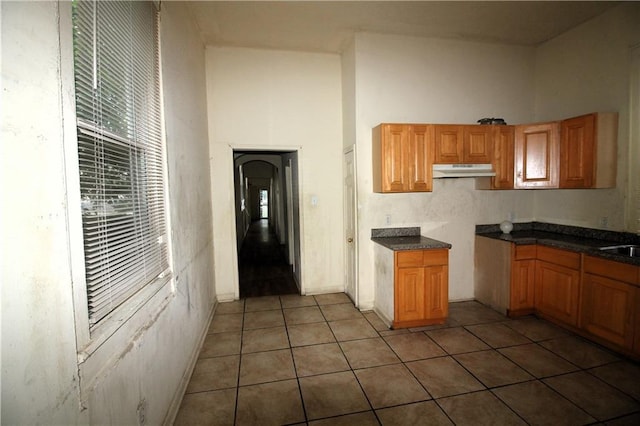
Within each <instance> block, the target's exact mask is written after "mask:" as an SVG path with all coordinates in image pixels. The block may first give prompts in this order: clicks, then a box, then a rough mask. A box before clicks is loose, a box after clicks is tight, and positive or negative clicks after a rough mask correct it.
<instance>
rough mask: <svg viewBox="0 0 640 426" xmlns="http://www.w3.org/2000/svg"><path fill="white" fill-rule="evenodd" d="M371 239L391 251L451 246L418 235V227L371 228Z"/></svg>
mask: <svg viewBox="0 0 640 426" xmlns="http://www.w3.org/2000/svg"><path fill="white" fill-rule="evenodd" d="M371 241H373V242H374V243H378V244H380V245H382V246H383V247H386V248H388V249H391V250H393V251H398V250H429V249H443V248H446V249H450V248H451V244H449V243H445V242H442V241H438V240H434V239H433V238H428V237H424V236H422V235H420V228H418V227H408V228H379V229H372V230H371Z"/></svg>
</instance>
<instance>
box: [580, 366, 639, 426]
mask: <svg viewBox="0 0 640 426" xmlns="http://www.w3.org/2000/svg"><path fill="white" fill-rule="evenodd" d="M589 373H591V374H593V375H594V376H596V377H598V378H600V379H601V380H604V381H605V382H607V383H609V384H610V385H611V386H613V387H615V388H618V389H620V390H621V391H623V392H625V393H626V394H627V395H629V396H631V397H633V398H635V399H636V400H637V401H640V366H639V365H637V364H631V363H630V362H627V361H621V362H615V363H612V364H607V365H603V366H602V367H597V368H594V369H591V370H589ZM638 424H640V423H638Z"/></svg>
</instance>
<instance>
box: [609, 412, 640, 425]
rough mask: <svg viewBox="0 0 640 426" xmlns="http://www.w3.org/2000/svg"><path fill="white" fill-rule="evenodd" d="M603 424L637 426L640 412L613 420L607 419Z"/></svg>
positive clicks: (639, 421)
mask: <svg viewBox="0 0 640 426" xmlns="http://www.w3.org/2000/svg"><path fill="white" fill-rule="evenodd" d="M605 424H606V425H607V426H638V425H640V413H634V414H630V415H628V416H624V417H619V418H617V419H614V420H609V421H608V422H606V423H605Z"/></svg>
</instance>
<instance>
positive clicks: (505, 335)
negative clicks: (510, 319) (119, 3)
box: [465, 323, 531, 348]
mask: <svg viewBox="0 0 640 426" xmlns="http://www.w3.org/2000/svg"><path fill="white" fill-rule="evenodd" d="M465 328H466V329H467V331H470V332H471V333H472V334H474V335H475V336H476V337H478V338H479V339H481V340H482V341H483V342H485V343H486V344H487V345H489V346H491V347H492V348H504V347H506V346H514V345H523V344H526V343H531V340H529V339H527V338H526V337H524V336H523V335H522V334H520V333H518V332H517V331H515V330H514V329H512V328H509V327H507V326H506V325H504V324H503V323H491V324H478V325H468V326H466V327H465Z"/></svg>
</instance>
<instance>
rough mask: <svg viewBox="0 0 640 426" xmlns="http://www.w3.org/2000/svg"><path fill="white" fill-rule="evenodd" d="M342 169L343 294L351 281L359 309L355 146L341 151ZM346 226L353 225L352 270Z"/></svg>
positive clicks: (354, 301) (355, 302) (355, 301)
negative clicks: (349, 182)
mask: <svg viewBox="0 0 640 426" xmlns="http://www.w3.org/2000/svg"><path fill="white" fill-rule="evenodd" d="M348 155H352V156H353V161H352V162H351V164H352V165H353V166H352V168H353V170H352V176H353V182H352V185H353V199H352V200H349V199H348V192H347V190H346V184H345V180H346V177H347V161H346V159H347V156H348ZM342 168H343V177H344V179H343V188H342V191H343V194H344V195H343V202H344V207H343V221H344V222H343V223H344V225H343V232H342V234H343V238H344V240H343V241H344V244H345V246H344V247H345V249H344V270H345V282H344V287H345V288H344V291H345V293H347V295H349V294H348V292H347V284H348V283H349V280H351V281H352V282H353V292H354V294H353V299H354V300H353V303H354V304H355V306H356V307H359V305H360V300H359V299H360V297H359V294H360V292H359V285H358V275H359V274H358V248H359V244H358V179H357V176H358V175H357V169H358V168H357V156H356V145H355V144H354V145H352V146H350V147H347V148H345V149H344V151H343V156H342ZM348 204H351V207H352V208H351V215H349V209H348V208H347V206H348ZM348 224H352V225H353V237H352V238H353V267H352V268H348V265H349V262H350V256H351V254H350V250H351V249H350V247H349V244H350V243H349V242H348V238H349V235H347V230H348ZM350 269H351V275H352V276H351V277H349V276H347V274H348V273H349V272H350Z"/></svg>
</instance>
